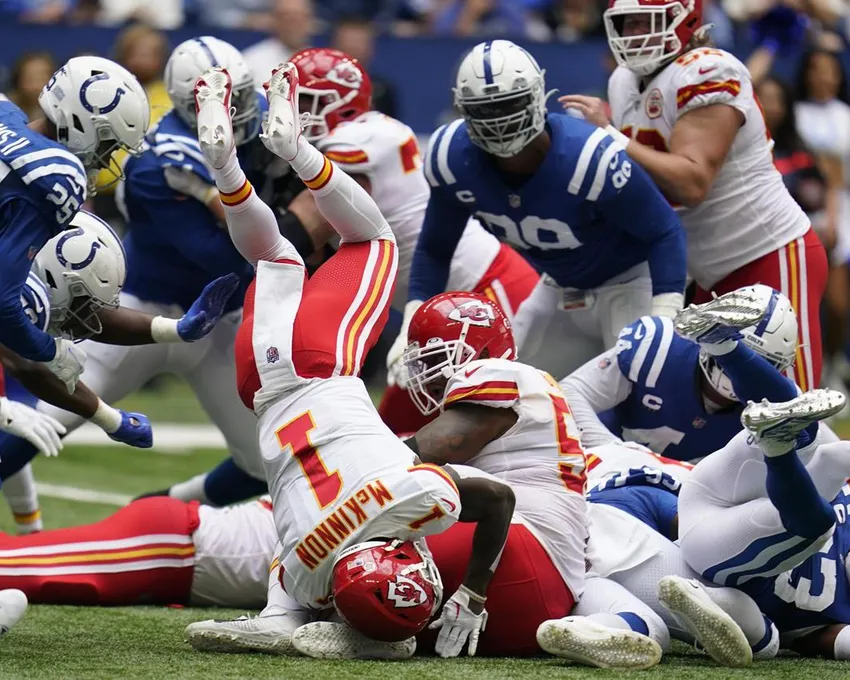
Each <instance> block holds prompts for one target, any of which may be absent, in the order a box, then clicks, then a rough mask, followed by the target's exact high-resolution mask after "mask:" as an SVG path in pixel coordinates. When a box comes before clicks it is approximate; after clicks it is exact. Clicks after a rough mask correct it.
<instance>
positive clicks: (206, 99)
mask: <svg viewBox="0 0 850 680" xmlns="http://www.w3.org/2000/svg"><path fill="white" fill-rule="evenodd" d="M232 92H233V83H232V82H231V80H230V74H229V73H228V72H227V71H226V70H225V69H223V68H218V67H216V68H211V69H209V70H207V71H205V72H204V73H203V74H202V75H201V77H200V78H198V79H197V80H196V81H195V111H196V112H197V114H198V143H199V144H200V145H201V151H202V152H203V154H204V158H206V159H207V162H208V163H209V164H210V165H211V166H212V167H214V168H215V169H217V170H220V169H221V168H223V167H224V166H225V164H226V163H227V161H228V160H229V159H230V156H231V155H232V154H233V153H234V152H235V149H236V142H235V141H234V138H233V122H232V121H231V120H230V113H231V104H230V97H231V95H232Z"/></svg>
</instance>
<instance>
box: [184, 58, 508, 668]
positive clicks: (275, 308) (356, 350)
mask: <svg viewBox="0 0 850 680" xmlns="http://www.w3.org/2000/svg"><path fill="white" fill-rule="evenodd" d="M231 87H232V86H231V82H230V78H229V76H228V74H227V72H226V71H223V70H221V69H213V70H210V71H208V72H207V73H205V74H204V76H202V78H201V79H199V80H198V82H197V84H196V88H195V99H196V106H197V111H198V139H199V142H200V146H201V150H202V152H203V153H204V155H205V157H206V159H207V162H208V163H209V165H210V166H211V167H212V169H213V176H214V178H215V180H216V184H217V186H218V188H219V191H220V193H221V200H222V203H223V204H224V210H225V215H226V218H227V223H228V230H229V232H230V235H231V238H232V239H233V242H234V244H235V245H236V247H237V248H238V249H239V251H240V252H241V253H242V255H243V256H244V257H245V259H247V260H248V261H249V262H250V263H251V264H252V265H254V267H255V268H256V276H255V278H254V281H253V282H252V283H251V286H250V287H249V289H248V292H247V294H246V298H245V312H244V318H243V322H242V327H241V328H240V331H239V335H238V336H237V341H236V359H237V380H238V386H239V391H240V395H241V397H242V400H243V402H244V403H245V405H246V406H248V407H250V408H252V409H253V410H254V412H255V413H256V414H257V416H258V418H259V423H258V433H259V445H260V451H261V453H262V455H263V463H264V466H265V470H266V479H267V480H268V483H269V491H270V494H271V497H272V500H273V503H274V514H275V525H276V528H277V531H278V536H279V538H280V542H281V546H280V547H279V549H278V555H279V556H280V558H279V560H278V562H279V563H278V565H277V566H276V569H277V574H278V577H279V582H280V585H281V593H280V598H278V599H277V600H276V602H282V605H281V606H282V608H281V609H280V610H279V612H278V616H276V617H275V622H276V623H277V624H279V625H280V626H281V627H282V628H283V629H284V630H285V631H286V632H287V633H292V632H294V631H295V630H296V629H297V628H298V627H299V626H300V625H301V624H303V623H307V622H308V621H310V620H312V619H313V618H314V617H315V616H316V615H317V614H318V613H319V612H321V611H323V610H324V611H326V612H327V611H332V610H333V609H334V608H335V609H336V610H337V611H338V612H339V613H340V615H341V616H342V617H343V619H344V620H345V621H346V622H347V623H348V624H349V625H351V626H352V627H353V628H355V629H357V630H358V631H360V632H361V633H364V634H366V635H369V636H370V637H373V638H381V639H385V640H398V641H401V643H402V644H409V643H412V642H413V639H412V636H413V635H414V634H415V633H417V632H419V630H421V629H422V628H423V627H424V626H425V625H426V624H427V623H428V621H429V619H430V618H431V616H432V615H433V614H434V613H435V612H436V610H437V607H438V606H439V602H440V600H441V585H440V579H439V572H438V571H437V570H436V568H435V567H434V565H433V560H432V559H431V557H430V556H429V554H428V552H427V548H426V547H425V545H424V543H423V542H422V540H421V539H422V538H424V537H425V536H428V535H431V534H437V533H441V532H442V531H444V530H446V529H447V528H448V527H449V526H451V525H452V524H454V523H455V521H457V520H458V519H460V520H461V521H468V522H477V526H476V530H475V539H474V551H473V556H472V558H471V560H470V565H469V569H468V572H467V574H466V576H465V578H464V580H463V583H462V584H461V585H460V587H459V588H458V590H457V592H456V593H454V594H453V595H452V596H451V598H449V600H448V602H447V606H446V607H444V609H443V612H442V615H441V617H440V618H439V619H438V621H437V622H435V623H436V625H438V626H441V627H442V630H441V632H440V638H439V641H438V643H437V649H438V651H440V652H441V653H443V654H445V655H448V656H456V655H458V654H460V653H461V651H462V649H463V647H464V646H465V645H466V642H467V641H469V643H470V652H472V653H474V652H475V645H476V641H477V638H478V633H479V631H480V630H481V628H482V627H483V625H484V623H485V622H486V612H485V611H484V608H483V604H484V601H485V599H486V597H485V595H486V588H487V585H488V583H489V581H490V579H491V577H492V573H493V570H494V569H495V567H496V565H497V564H498V558H499V554H500V552H501V548H502V546H503V545H504V541H505V537H506V535H507V531H508V527H509V524H510V517H511V513H512V510H513V506H514V497H513V493H512V492H511V490H510V488H509V487H507V486H505V485H502V484H499V483H495V482H492V481H490V480H468V481H464V482H458V480H456V479H454V478H453V476H452V475H451V474H450V473H447V472H446V471H443V470H441V469H439V468H437V467H435V466H421V465H420V466H417V465H414V464H413V455H412V453H411V452H410V450H409V449H407V447H405V446H404V444H402V443H401V442H400V441H399V440H398V439H397V438H396V437H395V436H394V435H392V434H391V433H390V432H389V430H388V429H387V428H386V426H385V425H383V423H381V421H380V417H379V416H378V414H377V412H376V411H375V408H374V406H373V405H372V402H371V400H370V398H369V394H368V392H367V391H366V387H365V385H364V384H363V382H362V381H361V380H360V379H359V378H358V377H357V375H358V374H359V372H360V368H361V366H362V363H363V360H364V358H365V356H366V353H367V352H368V350H369V349H370V348H371V347H372V346H373V345H374V343H375V341H376V339H377V337H378V335H379V333H380V331H381V329H382V328H383V326H384V324H385V323H386V318H387V313H388V305H389V300H390V297H391V295H392V289H393V284H394V280H395V274H396V266H397V255H396V248H395V239H394V237H393V234H392V230H391V229H390V228H389V225H388V224H387V222H386V220H385V219H384V218H383V216H382V215H381V214H380V211H379V210H378V208H377V206H376V205H375V203H374V201H373V200H372V199H371V198H370V197H369V194H368V193H366V192H365V191H364V190H363V189H362V188H361V187H360V185H359V184H357V182H355V181H354V180H353V179H351V178H350V177H348V176H347V175H346V174H345V173H342V172H339V171H335V169H334V165H333V163H332V162H331V161H329V160H328V159H327V158H325V157H324V156H323V155H322V154H321V153H320V152H319V151H317V150H316V149H315V148H314V147H313V146H312V145H311V144H310V143H309V142H308V141H307V140H306V139H303V138H302V136H301V125H300V122H299V118H300V114H299V111H298V93H297V90H298V72H297V70H296V69H295V67H294V66H293V65H292V64H283V65H281V67H280V68H279V69H277V70H276V71H275V73H274V75H273V76H272V78H271V80H270V82H269V84H268V98H269V118H268V122H267V124H266V125H265V127H264V133H263V135H262V139H263V141H264V143H265V144H266V145H267V146H268V148H269V149H270V150H271V151H273V152H274V153H275V154H276V155H278V156H279V157H281V158H283V159H284V160H286V161H288V162H289V163H290V165H291V166H292V168H293V169H294V170H295V171H296V172H297V173H298V175H299V177H301V178H302V179H303V180H304V183H305V184H306V185H307V188H308V189H310V190H311V191H312V192H313V194H314V198H315V200H316V205H317V206H318V208H319V210H321V212H322V214H323V215H324V216H325V218H326V219H327V220H328V222H329V223H330V224H331V225H332V226H333V227H334V229H335V230H336V231H337V233H338V234H339V235H340V237H341V245H340V248H339V250H338V251H337V252H336V253H335V254H334V255H333V256H332V257H331V258H330V259H329V260H328V261H327V262H326V263H325V264H323V265H322V266H321V267H320V268H319V270H318V271H317V272H316V273H315V274H314V275H313V276H312V277H310V278H309V279H308V278H307V275H306V270H305V267H304V262H303V260H302V258H301V256H300V255H299V254H298V252H297V251H296V250H295V248H294V247H293V245H292V244H291V243H290V242H289V241H287V240H286V239H285V238H284V237H283V236H281V234H280V232H279V230H278V227H277V223H276V221H275V218H274V214H273V213H272V211H271V209H270V208H269V207H268V206H267V205H266V204H264V203H263V202H262V201H261V200H260V198H259V197H258V196H257V195H256V194H255V193H254V191H253V189H252V187H251V184H250V183H249V182H248V181H247V180H246V178H245V175H244V173H243V172H242V170H241V168H240V167H239V161H238V159H237V157H236V154H235V151H234V139H233V129H232V123H231V120H230V93H231ZM317 309H321V310H322V313H321V315H318V314H316V312H315V310H317ZM329 404H335V405H337V406H338V408H334V409H329V408H328V405H329ZM363 451H368V452H369V455H368V456H365V455H360V454H359V453H358V452H363ZM296 498H300V499H301V500H299V501H297V502H296V500H295V499H296ZM372 565H376V566H375V570H374V571H373V570H372V569H371V568H370V567H371V566H372ZM284 589H285V592H284ZM331 597H333V605H331V604H330V599H331ZM396 605H398V606H396Z"/></svg>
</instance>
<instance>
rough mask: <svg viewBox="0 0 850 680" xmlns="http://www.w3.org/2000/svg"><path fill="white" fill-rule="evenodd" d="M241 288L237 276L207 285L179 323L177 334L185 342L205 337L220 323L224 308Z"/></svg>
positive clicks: (228, 275) (217, 280)
mask: <svg viewBox="0 0 850 680" xmlns="http://www.w3.org/2000/svg"><path fill="white" fill-rule="evenodd" d="M238 287H239V277H238V276H237V275H236V274H226V275H225V276H220V277H219V278H217V279H216V280H215V281H212V282H210V283H208V284H207V285H206V287H205V288H204V290H203V291H202V292H201V294H200V296H199V297H198V299H197V300H195V301H194V302H193V303H192V306H191V307H189V311H188V312H186V313H185V314H184V315H183V317H182V318H181V319H179V320H178V321H177V334H178V335H179V336H180V339H181V340H183V342H195V341H196V340H200V339H201V338H203V337H205V336H206V335H207V334H208V333H209V332H210V331H211V330H212V329H213V328H214V327H215V325H216V324H217V323H218V322H219V319H221V315H222V314H223V313H224V308H225V306H226V305H227V303H228V301H229V300H230V298H231V297H233V293H235V292H236V289H237V288H238Z"/></svg>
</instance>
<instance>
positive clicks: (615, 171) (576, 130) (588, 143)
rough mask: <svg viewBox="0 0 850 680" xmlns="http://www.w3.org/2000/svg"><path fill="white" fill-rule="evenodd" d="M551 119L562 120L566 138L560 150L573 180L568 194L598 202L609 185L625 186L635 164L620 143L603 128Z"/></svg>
mask: <svg viewBox="0 0 850 680" xmlns="http://www.w3.org/2000/svg"><path fill="white" fill-rule="evenodd" d="M550 119H554V120H561V129H562V131H563V138H562V140H561V141H560V142H559V144H560V146H559V149H558V150H559V152H560V153H561V155H562V156H563V157H564V158H565V162H564V165H565V166H566V168H567V170H568V172H567V174H568V175H569V177H570V180H569V184H568V185H567V192H568V193H570V194H572V195H573V196H577V197H578V198H581V199H584V200H586V201H596V200H598V199H599V197H600V196H602V195H603V191H605V188H606V186H608V185H610V186H613V187H614V188H615V189H616V190H619V189H620V188H622V187H623V185H624V184H625V182H626V181H628V177H629V176H631V161H630V160H629V158H628V155H627V154H626V150H625V148H624V147H623V145H622V144H621V143H620V142H619V141H617V140H616V139H614V138H613V137H612V136H611V135H609V134H608V133H607V132H606V131H605V130H603V129H602V128H599V127H596V126H595V125H590V124H589V123H586V122H585V121H582V120H578V119H577V118H571V117H570V116H566V115H561V116H550ZM562 119H566V120H562ZM606 195H607V194H606ZM603 199H604V197H603Z"/></svg>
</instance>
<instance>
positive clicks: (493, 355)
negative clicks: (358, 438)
mask: <svg viewBox="0 0 850 680" xmlns="http://www.w3.org/2000/svg"><path fill="white" fill-rule="evenodd" d="M407 342H408V345H407V349H406V350H405V352H404V362H405V365H406V366H407V380H406V381H405V387H406V388H407V390H408V392H409V393H410V398H411V399H412V400H413V403H414V404H416V407H417V408H418V409H419V410H420V411H421V412H422V414H423V415H426V416H427V415H429V414H431V413H434V412H435V411H437V410H438V409H439V408H440V407H441V406H442V405H443V401H444V398H445V395H444V391H445V382H446V381H447V380H448V379H449V378H451V377H452V376H453V375H454V374H455V373H457V372H458V371H459V370H461V369H462V368H463V367H464V366H466V365H467V364H468V363H469V362H470V361H473V360H475V359H516V356H517V351H516V342H515V341H514V334H513V332H512V331H511V322H510V320H509V319H508V317H506V316H505V313H504V312H503V311H502V308H501V307H499V305H497V304H496V303H495V302H493V301H492V300H490V299H489V298H486V297H484V296H483V295H479V294H478V293H442V294H440V295H435V296H434V297H432V298H431V299H430V300H428V301H427V302H426V303H425V304H423V305H422V306H421V307H420V308H419V309H417V310H416V313H415V314H414V315H413V318H412V319H411V320H410V327H409V328H408V330H407Z"/></svg>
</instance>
